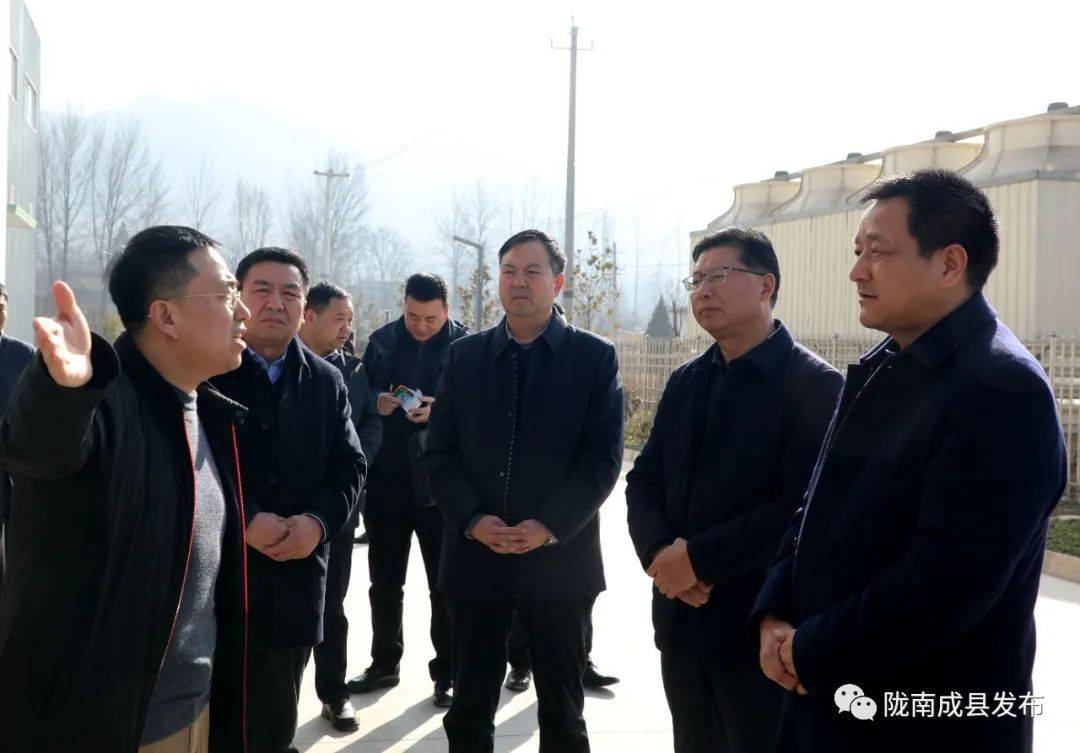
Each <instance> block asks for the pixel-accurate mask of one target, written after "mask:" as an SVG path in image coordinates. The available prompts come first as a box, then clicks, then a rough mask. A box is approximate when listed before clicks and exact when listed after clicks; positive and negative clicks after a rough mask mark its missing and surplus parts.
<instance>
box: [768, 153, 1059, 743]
mask: <svg viewBox="0 0 1080 753" xmlns="http://www.w3.org/2000/svg"><path fill="white" fill-rule="evenodd" d="M863 202H864V203H865V204H867V205H868V208H867V210H866V213H865V214H864V215H863V217H862V220H861V222H860V224H859V229H858V233H857V235H856V237H855V257H856V259H855V263H854V266H853V267H852V269H851V273H850V277H851V280H852V282H854V283H855V286H856V291H857V294H858V300H859V319H860V321H861V322H862V324H863V325H864V326H866V327H869V328H871V329H877V330H881V331H882V332H885V333H886V334H887V335H888V337H887V338H886V339H885V340H884V341H883V342H882V343H881V344H880V345H878V346H877V347H875V348H874V349H873V350H871V351H870V352H869V353H868V354H866V355H865V356H864V357H863V358H862V359H860V361H859V362H858V363H856V364H853V365H851V366H850V367H849V369H848V375H847V379H846V382H845V385H844V391H843V393H842V394H841V397H840V403H839V406H838V408H837V413H836V415H835V416H834V417H833V421H832V425H831V426H830V428H829V432H828V434H827V436H826V438H825V443H824V446H823V447H822V451H821V454H820V456H819V458H818V462H817V465H816V467H815V469H814V472H813V474H812V476H811V479H810V485H809V488H808V490H807V494H806V498H805V500H804V504H803V507H802V508H801V510H800V511H799V513H797V514H796V516H795V518H794V520H793V522H792V524H791V526H790V527H789V529H788V532H787V534H786V535H785V538H784V541H783V543H782V544H781V549H780V552H779V553H778V555H777V558H776V559H775V561H774V562H773V565H772V568H771V569H770V571H769V574H768V576H767V578H766V581H765V585H764V586H763V587H762V590H761V593H760V594H759V595H758V599H757V603H756V604H755V607H754V611H753V613H752V615H751V621H750V622H751V628H752V629H753V630H755V631H757V633H758V635H759V638H760V645H761V649H760V661H761V666H762V669H763V671H764V672H765V674H766V675H767V676H768V677H770V678H771V679H773V680H775V681H776V682H778V683H780V684H781V685H783V686H784V687H785V688H787V689H788V690H789V691H792V692H790V693H789V694H788V695H787V696H786V698H785V705H784V709H783V712H782V716H781V726H780V731H779V738H778V745H777V749H778V750H780V751H829V752H830V753H833V752H835V751H849V750H850V751H875V753H880V752H881V751H893V750H897V751H899V750H904V751H908V750H914V751H918V752H919V753H930V752H931V751H957V750H972V751H975V750H977V751H980V752H983V751H1030V750H1031V745H1032V735H1031V730H1032V718H1033V716H1034V715H1036V714H1037V713H1038V712H1039V710H1040V708H1041V704H1042V701H1041V700H1040V699H1039V698H1038V696H1036V695H1034V694H1033V693H1032V686H1031V667H1032V663H1033V660H1034V656H1035V620H1034V617H1033V609H1034V606H1035V598H1036V596H1037V593H1038V587H1039V573H1040V570H1041V566H1042V559H1043V549H1044V546H1045V541H1046V528H1047V519H1048V517H1049V514H1050V511H1051V510H1052V508H1053V507H1054V505H1055V504H1056V503H1057V501H1058V500H1059V499H1060V497H1061V493H1062V491H1063V489H1064V485H1065V473H1066V471H1065V469H1066V460H1065V447H1064V442H1063V439H1062V432H1061V426H1060V423H1059V421H1058V415H1057V410H1056V406H1055V402H1054V396H1053V393H1052V391H1051V389H1050V385H1049V383H1048V382H1047V379H1046V376H1045V374H1044V372H1043V369H1042V368H1041V367H1040V365H1039V363H1038V362H1037V361H1036V360H1035V358H1034V357H1033V356H1032V355H1031V354H1030V353H1029V352H1028V351H1027V350H1025V349H1024V347H1023V346H1022V345H1021V344H1020V342H1019V341H1017V339H1016V337H1015V336H1014V335H1013V333H1012V332H1010V331H1009V329H1008V328H1007V327H1005V326H1004V325H1003V324H1001V322H999V321H998V320H997V319H996V316H995V313H994V311H993V310H992V309H991V308H990V306H989V304H988V303H987V301H986V299H985V298H984V297H983V294H982V293H981V289H982V287H983V285H984V284H985V282H986V279H987V277H988V276H989V274H990V272H991V271H992V270H993V268H994V266H995V264H996V263H997V257H998V236H997V228H996V224H995V220H994V215H993V211H992V209H991V208H990V205H989V203H988V201H987V199H986V197H985V195H984V194H983V193H982V192H981V191H979V190H978V189H977V188H975V187H974V186H973V185H972V184H970V183H969V182H968V181H966V180H965V179H963V178H961V177H960V176H958V175H956V174H955V173H951V172H947V171H940V170H922V171H917V172H914V173H911V174H909V175H905V176H899V177H895V178H890V179H886V180H883V181H881V182H879V183H877V184H875V185H873V186H871V187H870V189H868V191H867V193H866V195H865V196H864V198H863ZM1045 702H1046V703H1053V699H1052V698H1047V699H1045Z"/></svg>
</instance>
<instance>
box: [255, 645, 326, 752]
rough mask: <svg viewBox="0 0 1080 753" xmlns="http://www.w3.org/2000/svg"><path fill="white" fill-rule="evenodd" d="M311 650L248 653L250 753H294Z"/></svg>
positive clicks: (283, 649)
mask: <svg viewBox="0 0 1080 753" xmlns="http://www.w3.org/2000/svg"><path fill="white" fill-rule="evenodd" d="M310 657H311V648H310V647H308V646H303V647H289V648H259V647H255V646H252V647H251V649H250V651H249V653H248V684H247V694H248V753H292V752H293V751H295V750H296V748H294V747H293V745H292V741H293V737H294V736H295V735H296V712H297V704H299V702H300V682H301V680H302V679H303V677H304V668H305V667H307V663H308V659H309V658H310Z"/></svg>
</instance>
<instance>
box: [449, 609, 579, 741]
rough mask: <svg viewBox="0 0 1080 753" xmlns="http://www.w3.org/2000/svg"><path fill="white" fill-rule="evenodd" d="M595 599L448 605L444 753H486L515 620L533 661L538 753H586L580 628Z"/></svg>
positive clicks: (491, 737) (492, 734)
mask: <svg viewBox="0 0 1080 753" xmlns="http://www.w3.org/2000/svg"><path fill="white" fill-rule="evenodd" d="M593 601H594V598H593V597H589V598H586V599H574V600H566V601H545V602H527V601H526V602H521V601H519V602H510V601H507V602H502V603H498V604H475V603H471V602H465V601H460V600H457V599H450V600H448V611H449V613H450V624H451V628H452V630H451V634H452V636H453V641H454V704H453V705H452V706H451V707H450V710H449V711H448V712H447V713H446V716H445V717H443V727H444V728H445V729H446V738H447V740H448V741H449V743H450V753H491V751H492V750H494V732H495V724H494V722H495V712H496V710H497V709H498V704H499V695H500V692H501V690H502V681H503V677H504V675H505V674H506V651H505V646H506V639H507V635H508V634H509V633H510V623H511V621H512V620H513V619H514V614H515V612H516V613H517V617H518V619H519V620H520V621H521V627H522V630H523V631H524V633H525V640H526V642H527V644H528V647H529V655H530V656H531V657H532V660H533V684H534V686H535V687H536V698H537V703H538V706H537V721H538V722H539V726H540V751H541V753H588V750H589V736H588V733H587V731H586V729H585V716H584V713H583V712H584V708H585V693H584V691H583V689H582V687H581V674H582V672H584V670H585V626H586V624H587V623H588V620H589V614H590V612H591V610H592V604H593Z"/></svg>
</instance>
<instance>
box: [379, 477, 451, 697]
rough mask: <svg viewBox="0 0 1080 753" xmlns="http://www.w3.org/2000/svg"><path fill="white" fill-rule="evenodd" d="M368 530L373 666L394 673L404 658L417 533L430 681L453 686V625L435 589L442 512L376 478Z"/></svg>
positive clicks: (404, 485) (400, 485)
mask: <svg viewBox="0 0 1080 753" xmlns="http://www.w3.org/2000/svg"><path fill="white" fill-rule="evenodd" d="M364 529H365V530H366V531H367V534H368V570H369V571H370V574H371V589H370V590H369V591H368V594H369V596H370V598H371V665H372V666H373V667H376V668H378V669H381V670H384V671H388V672H389V671H396V670H397V668H398V665H399V664H400V663H401V657H402V655H403V654H404V653H405V638H404V633H403V631H402V622H401V614H402V608H403V605H404V600H405V575H406V572H407V570H408V567H409V549H410V547H411V546H412V536H413V534H414V533H415V534H416V538H417V539H418V540H419V542H420V554H421V555H422V556H423V558H424V571H425V572H426V574H427V582H428V593H429V595H430V597H431V645H432V646H434V647H435V658H434V659H432V660H431V661H430V662H429V663H428V671H429V673H430V675H431V679H432V680H434V681H435V684H436V685H438V686H440V687H447V686H449V684H450V682H451V680H452V677H453V676H452V674H451V669H450V625H449V622H448V620H447V616H446V604H445V602H444V601H443V597H442V594H441V593H439V591H438V590H437V588H436V585H435V583H436V579H437V576H438V572H439V555H440V553H441V551H442V513H440V512H439V508H437V507H435V506H431V507H417V506H416V505H415V503H414V502H413V491H412V485H411V482H410V481H409V479H408V478H407V477H405V478H395V477H390V476H381V475H379V474H372V476H371V478H370V479H369V480H368V492H367V505H366V506H365V508H364Z"/></svg>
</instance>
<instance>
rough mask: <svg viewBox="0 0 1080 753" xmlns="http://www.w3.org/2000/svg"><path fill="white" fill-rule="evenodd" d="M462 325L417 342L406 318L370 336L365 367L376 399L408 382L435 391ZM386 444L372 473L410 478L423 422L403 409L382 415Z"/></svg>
mask: <svg viewBox="0 0 1080 753" xmlns="http://www.w3.org/2000/svg"><path fill="white" fill-rule="evenodd" d="M468 333H469V331H468V330H467V329H466V328H465V327H464V325H462V324H459V323H458V322H455V321H454V320H452V319H451V320H448V321H447V322H446V324H444V325H443V327H442V329H440V330H439V331H438V332H437V333H436V334H435V335H434V336H433V337H432V338H431V339H430V340H427V341H426V342H423V343H418V342H417V341H416V340H414V339H413V337H412V335H410V334H409V331H408V330H407V329H406V328H405V317H404V316H403V317H400V318H399V319H397V320H396V321H393V322H390V323H389V324H385V325H383V326H382V327H380V328H379V329H377V330H375V331H374V332H373V333H372V334H371V338H370V339H369V340H368V344H367V348H366V349H365V350H364V358H363V361H364V369H365V370H366V371H367V375H368V380H369V382H370V383H371V391H372V401H374V400H375V399H377V398H378V395H379V393H380V392H389V391H390V389H391V388H392V387H397V386H398V385H402V384H403V385H405V386H406V387H412V388H413V389H418V390H420V391H421V392H423V393H424V394H425V395H435V391H436V390H437V389H438V386H439V377H441V376H442V370H443V365H444V364H445V363H446V354H447V353H448V352H449V349H450V343H452V342H454V341H455V340H460V339H461V338H462V337H465V335H467V334H468ZM381 418H382V421H383V442H382V446H381V449H380V450H379V453H378V454H377V455H375V456H374V459H373V460H372V462H371V470H372V472H373V473H381V474H384V475H389V476H408V475H409V472H410V470H411V468H410V465H409V456H408V442H409V436H410V435H411V434H413V433H415V432H418V431H422V430H423V429H424V428H425V426H424V424H414V423H412V422H411V421H409V420H408V419H407V418H406V417H405V413H404V412H403V411H401V410H395V411H394V412H393V413H391V414H390V415H389V416H382V417H381Z"/></svg>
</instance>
